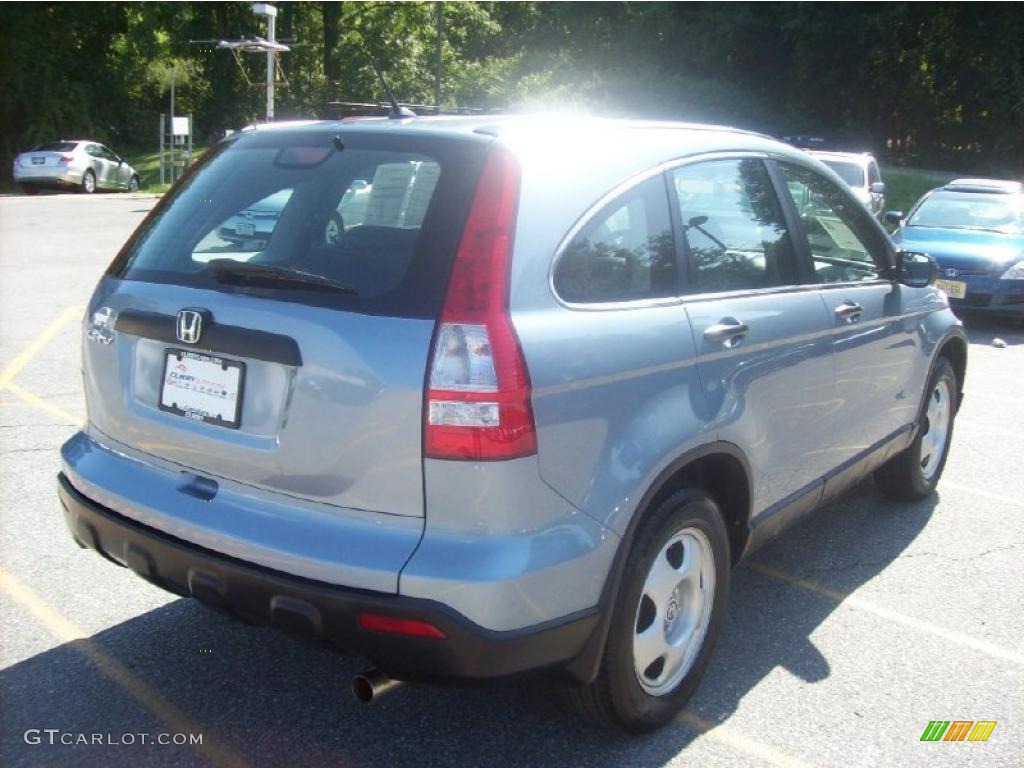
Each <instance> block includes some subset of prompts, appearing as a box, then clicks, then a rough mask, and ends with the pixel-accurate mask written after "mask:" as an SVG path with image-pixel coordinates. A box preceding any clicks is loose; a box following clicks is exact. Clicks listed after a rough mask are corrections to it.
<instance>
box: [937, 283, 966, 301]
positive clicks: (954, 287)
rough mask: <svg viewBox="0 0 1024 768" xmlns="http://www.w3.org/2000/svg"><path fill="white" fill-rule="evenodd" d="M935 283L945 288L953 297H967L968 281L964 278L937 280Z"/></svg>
mask: <svg viewBox="0 0 1024 768" xmlns="http://www.w3.org/2000/svg"><path fill="white" fill-rule="evenodd" d="M935 285H936V286H938V287H939V288H941V289H942V290H944V291H945V292H946V295H947V296H949V298H951V299H963V298H966V297H967V283H965V282H963V281H962V280H936V281H935Z"/></svg>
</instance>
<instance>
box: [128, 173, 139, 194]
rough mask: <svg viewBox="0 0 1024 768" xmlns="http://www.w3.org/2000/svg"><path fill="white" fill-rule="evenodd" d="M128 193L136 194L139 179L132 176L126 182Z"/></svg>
mask: <svg viewBox="0 0 1024 768" xmlns="http://www.w3.org/2000/svg"><path fill="white" fill-rule="evenodd" d="M128 191H129V192H138V191H139V177H138V176H132V177H131V179H129V181H128Z"/></svg>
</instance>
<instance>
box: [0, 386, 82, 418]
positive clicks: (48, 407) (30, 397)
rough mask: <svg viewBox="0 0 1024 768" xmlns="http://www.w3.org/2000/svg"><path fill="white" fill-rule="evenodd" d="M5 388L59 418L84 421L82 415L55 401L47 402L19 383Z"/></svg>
mask: <svg viewBox="0 0 1024 768" xmlns="http://www.w3.org/2000/svg"><path fill="white" fill-rule="evenodd" d="M3 389H6V390H7V391H8V392H10V393H12V394H14V395H17V396H18V397H20V398H21V399H22V400H24V401H25V402H26V403H29V404H30V405H34V406H35V407H36V408H42V409H43V410H44V411H46V412H48V413H51V414H53V415H54V416H56V417H57V418H59V419H62V420H64V421H69V422H71V423H72V424H81V423H82V421H83V418H82V417H81V416H75V415H74V414H72V413H69V412H68V411H65V410H64V409H63V408H58V407H57V406H56V405H54V404H53V403H49V402H47V401H46V400H44V399H43V398H41V397H40V396H39V395H35V394H32V393H31V392H29V391H28V390H27V389H22V388H21V387H19V386H18V385H17V384H8V385H7V386H5V387H3Z"/></svg>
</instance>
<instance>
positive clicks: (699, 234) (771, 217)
mask: <svg viewBox="0 0 1024 768" xmlns="http://www.w3.org/2000/svg"><path fill="white" fill-rule="evenodd" d="M672 180H673V183H674V185H675V191H676V197H677V199H678V201H679V214H680V222H681V226H682V230H683V235H684V239H685V244H686V251H687V255H688V257H689V262H690V281H691V286H692V290H693V291H695V292H698V293H704V292H710V291H736V290H748V289H758V288H770V287H773V286H778V285H786V284H789V283H795V282H797V281H796V278H795V274H794V269H793V247H792V241H791V240H790V238H789V232H788V231H787V229H786V224H785V220H784V218H783V215H782V209H781V207H780V205H779V201H778V198H777V197H776V195H775V190H774V188H773V187H772V183H771V179H770V177H769V176H768V172H767V170H766V169H765V166H764V163H762V162H761V160H758V159H753V158H744V159H739V158H737V159H730V160H709V161H707V162H703V163H695V164H693V165H686V166H683V167H681V168H677V169H675V170H674V171H672Z"/></svg>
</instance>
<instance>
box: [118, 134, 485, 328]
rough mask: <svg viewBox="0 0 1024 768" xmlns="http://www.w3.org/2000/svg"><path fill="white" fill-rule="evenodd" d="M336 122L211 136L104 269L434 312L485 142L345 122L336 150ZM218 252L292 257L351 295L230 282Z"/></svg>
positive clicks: (236, 257) (392, 310)
mask: <svg viewBox="0 0 1024 768" xmlns="http://www.w3.org/2000/svg"><path fill="white" fill-rule="evenodd" d="M335 133H337V131H335V132H334V133H330V134H326V135H322V134H319V133H309V132H304V133H300V132H296V133H294V134H291V133H285V132H273V133H271V132H267V133H265V134H262V135H260V134H243V135H242V136H241V137H239V139H237V140H235V141H229V142H228V143H226V144H225V145H222V146H221V147H220V148H218V150H216V151H214V152H213V153H212V156H210V157H209V159H206V158H204V161H203V162H202V163H201V168H200V169H199V170H198V171H190V173H189V174H188V175H187V176H186V177H185V179H184V181H183V182H182V183H181V185H180V186H179V187H177V188H176V190H175V192H174V194H173V195H172V199H171V200H170V201H169V202H168V201H162V202H161V205H160V206H159V207H158V209H157V210H156V211H155V212H154V214H153V216H152V217H151V218H150V219H149V220H148V221H147V222H146V224H145V225H144V226H143V227H142V228H141V229H140V230H139V232H137V233H136V235H135V236H133V238H132V240H131V241H129V243H128V244H127V245H126V247H125V249H124V250H123V251H122V254H121V256H119V258H118V260H117V261H116V262H115V264H114V265H112V267H111V273H112V274H114V275H116V276H120V277H125V278H128V279H140V280H148V281H156V282H172V283H178V284H183V285H195V286H199V287H209V288H215V289H217V290H224V291H244V292H247V293H257V294H269V295H272V296H273V297H274V298H280V299H283V300H292V301H303V302H306V303H318V304H328V305H333V304H336V303H340V304H342V305H344V306H346V307H351V308H353V309H359V310H361V311H366V312H381V313H388V314H399V315H405V316H408V315H412V316H429V315H431V314H432V313H435V312H436V308H437V306H438V305H439V303H440V298H441V296H442V295H443V288H444V284H445V281H446V278H447V274H448V268H449V266H450V262H451V257H452V255H453V254H454V250H455V247H456V245H457V243H458V237H459V235H460V233H461V231H462V225H463V223H464V220H465V215H466V211H467V209H468V204H469V199H470V198H471V196H472V193H473V189H474V186H475V183H476V180H477V178H478V177H479V172H480V168H481V165H482V160H483V156H484V152H485V151H486V147H485V146H484V145H483V144H478V143H476V142H464V141H463V142H459V141H453V140H444V139H426V138H423V139H418V138H409V137H375V136H371V135H363V136H356V135H346V136H345V138H344V149H343V150H341V151H338V150H337V149H335V147H334V144H333V141H332V140H333V138H334V134H335ZM223 260H231V261H244V262H248V263H250V264H254V265H257V266H271V267H280V268H285V269H290V270H299V271H302V272H304V273H307V275H309V274H311V275H313V276H316V277H322V278H325V281H333V282H336V283H341V284H343V285H346V286H349V287H350V288H352V289H353V290H354V291H356V294H355V295H345V294H339V293H337V292H335V293H334V294H331V293H329V292H326V291H319V290H305V291H303V290H302V289H301V288H299V287H296V286H295V285H294V284H291V285H289V284H280V285H277V286H273V285H267V284H266V281H263V282H261V283H260V285H258V286H254V285H251V284H250V285H244V286H240V285H238V284H234V285H229V284H227V283H229V282H231V281H230V280H226V279H225V276H224V274H223V272H224V270H223V269H221V268H220V267H219V265H211V262H214V261H217V262H221V263H223ZM218 277H219V278H220V279H219V280H218ZM236 282H237V281H236Z"/></svg>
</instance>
